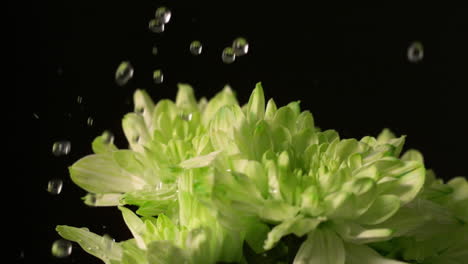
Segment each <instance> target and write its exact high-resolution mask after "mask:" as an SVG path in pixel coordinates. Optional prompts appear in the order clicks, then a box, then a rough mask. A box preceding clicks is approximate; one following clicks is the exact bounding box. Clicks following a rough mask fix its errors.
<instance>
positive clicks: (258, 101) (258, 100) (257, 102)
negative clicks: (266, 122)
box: [247, 83, 265, 121]
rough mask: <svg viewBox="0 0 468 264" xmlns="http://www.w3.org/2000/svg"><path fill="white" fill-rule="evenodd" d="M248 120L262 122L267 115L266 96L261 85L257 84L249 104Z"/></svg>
mask: <svg viewBox="0 0 468 264" xmlns="http://www.w3.org/2000/svg"><path fill="white" fill-rule="evenodd" d="M247 113H249V114H248V119H249V120H252V121H256V120H261V119H263V116H264V115H265V95H264V94H263V88H262V84H261V83H257V85H256V86H255V89H254V90H253V92H252V94H251V95H250V99H249V102H248V104H247Z"/></svg>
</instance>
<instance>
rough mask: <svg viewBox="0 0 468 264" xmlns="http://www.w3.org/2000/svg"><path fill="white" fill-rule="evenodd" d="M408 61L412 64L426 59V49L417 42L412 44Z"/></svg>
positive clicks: (408, 53) (408, 52)
mask: <svg viewBox="0 0 468 264" xmlns="http://www.w3.org/2000/svg"><path fill="white" fill-rule="evenodd" d="M406 55H407V56H408V60H409V61H410V62H412V63H418V62H420V61H421V60H422V59H423V57H424V47H423V45H422V43H421V42H419V41H415V42H413V43H411V44H410V46H409V47H408V51H407V53H406Z"/></svg>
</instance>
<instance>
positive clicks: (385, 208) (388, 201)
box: [358, 194, 400, 225]
mask: <svg viewBox="0 0 468 264" xmlns="http://www.w3.org/2000/svg"><path fill="white" fill-rule="evenodd" d="M398 209H400V199H399V198H398V196H395V195H388V194H387V195H381V196H379V197H377V199H376V200H375V201H374V203H373V204H372V206H371V207H370V208H369V209H368V210H367V211H366V212H365V213H364V214H363V215H361V216H360V217H359V219H358V222H359V223H361V224H366V225H375V224H379V223H382V222H383V221H385V220H387V219H388V218H390V217H391V216H392V215H394V214H395V213H396V212H397V211H398Z"/></svg>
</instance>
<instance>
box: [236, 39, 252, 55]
mask: <svg viewBox="0 0 468 264" xmlns="http://www.w3.org/2000/svg"><path fill="white" fill-rule="evenodd" d="M232 48H233V49H234V54H236V56H243V55H245V54H247V52H249V43H248V42H247V40H246V39H245V38H236V39H235V40H234V41H233V42H232Z"/></svg>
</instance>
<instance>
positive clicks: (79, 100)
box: [76, 96, 83, 104]
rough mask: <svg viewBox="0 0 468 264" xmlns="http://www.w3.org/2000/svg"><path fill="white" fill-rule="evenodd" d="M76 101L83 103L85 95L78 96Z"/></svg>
mask: <svg viewBox="0 0 468 264" xmlns="http://www.w3.org/2000/svg"><path fill="white" fill-rule="evenodd" d="M76 102H77V103H78V104H81V102H83V97H81V96H78V97H77V98H76Z"/></svg>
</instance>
